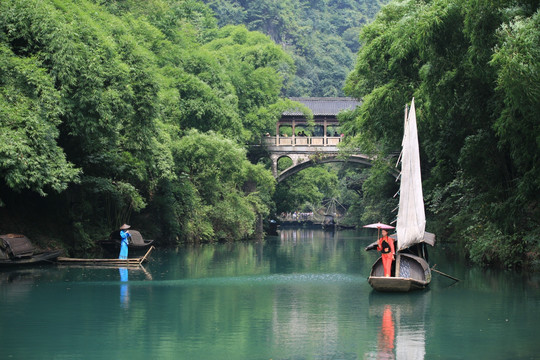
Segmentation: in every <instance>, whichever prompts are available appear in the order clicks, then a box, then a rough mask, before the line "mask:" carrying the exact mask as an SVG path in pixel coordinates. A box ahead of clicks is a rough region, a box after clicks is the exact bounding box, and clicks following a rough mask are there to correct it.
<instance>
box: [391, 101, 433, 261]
mask: <svg viewBox="0 0 540 360" xmlns="http://www.w3.org/2000/svg"><path fill="white" fill-rule="evenodd" d="M401 146H402V150H401V185H400V190H399V193H400V196H399V210H398V216H397V225H396V230H397V242H398V248H397V250H403V249H406V248H408V247H409V246H411V245H414V244H416V243H418V242H420V241H421V240H422V239H423V238H424V232H425V228H426V214H425V211H424V196H423V193H422V176H421V173H420V149H419V145H418V133H417V128H416V110H415V107H414V98H413V100H412V103H411V109H410V110H409V114H408V116H406V117H405V126H404V132H403V143H402V145H401Z"/></svg>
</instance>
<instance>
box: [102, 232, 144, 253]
mask: <svg viewBox="0 0 540 360" xmlns="http://www.w3.org/2000/svg"><path fill="white" fill-rule="evenodd" d="M129 233H130V234H131V238H130V241H129V245H128V249H129V255H141V254H144V253H145V252H146V251H148V249H149V248H150V246H151V245H152V243H153V242H154V240H145V239H144V238H143V237H142V235H141V233H140V232H139V231H137V230H129ZM120 240H121V238H120V230H116V231H113V232H112V233H111V234H110V235H109V239H107V240H103V241H100V242H99V245H101V247H102V248H103V249H105V250H106V251H108V252H110V253H111V254H118V252H119V251H120Z"/></svg>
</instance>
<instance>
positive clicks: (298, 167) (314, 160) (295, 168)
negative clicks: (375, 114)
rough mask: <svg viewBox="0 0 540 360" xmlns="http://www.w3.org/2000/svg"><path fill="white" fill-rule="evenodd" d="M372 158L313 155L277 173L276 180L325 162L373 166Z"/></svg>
mask: <svg viewBox="0 0 540 360" xmlns="http://www.w3.org/2000/svg"><path fill="white" fill-rule="evenodd" d="M372 160H373V159H371V158H370V157H368V156H366V155H349V156H347V157H344V156H338V155H329V156H322V157H320V158H319V157H311V158H308V159H305V160H304V161H301V162H298V163H296V164H294V163H293V165H292V166H290V167H289V168H287V169H285V170H283V171H282V172H281V173H279V174H275V177H276V180H277V182H278V183H280V182H281V181H283V180H285V179H287V178H288V177H289V176H291V175H294V174H296V173H298V172H299V171H302V170H304V169H307V168H310V167H313V166H316V165H319V164H325V163H332V162H348V163H354V164H359V165H363V166H371V165H372ZM391 175H392V176H394V177H397V173H391Z"/></svg>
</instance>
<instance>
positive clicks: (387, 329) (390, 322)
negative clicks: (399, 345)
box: [377, 305, 395, 359]
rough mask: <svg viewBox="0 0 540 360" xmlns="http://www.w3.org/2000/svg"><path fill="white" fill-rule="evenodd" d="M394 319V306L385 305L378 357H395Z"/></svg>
mask: <svg viewBox="0 0 540 360" xmlns="http://www.w3.org/2000/svg"><path fill="white" fill-rule="evenodd" d="M394 334H395V329H394V319H393V318H392V307H391V306H390V305H385V306H384V310H383V315H382V326H381V331H380V332H379V344H378V346H379V351H378V353H377V359H395V357H394Z"/></svg>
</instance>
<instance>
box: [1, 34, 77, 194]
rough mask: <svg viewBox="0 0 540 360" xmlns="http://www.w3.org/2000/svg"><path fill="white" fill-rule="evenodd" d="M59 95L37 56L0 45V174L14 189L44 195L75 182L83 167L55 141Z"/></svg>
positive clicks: (59, 110)
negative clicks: (70, 159)
mask: <svg viewBox="0 0 540 360" xmlns="http://www.w3.org/2000/svg"><path fill="white" fill-rule="evenodd" d="M60 112H61V109H60V94H59V92H58V91H56V90H55V88H54V83H53V81H52V79H51V77H50V76H48V74H47V73H46V72H45V71H44V70H43V69H42V68H41V67H40V63H39V61H37V60H36V59H33V58H28V59H23V58H19V57H17V56H16V55H15V54H14V53H13V52H12V51H11V50H10V49H8V48H7V47H6V46H5V45H4V44H0V173H2V181H3V182H5V184H6V185H7V186H9V187H10V188H12V189H14V190H17V191H21V190H25V189H28V190H32V191H35V192H37V193H39V194H41V195H43V196H45V195H46V194H47V192H48V191H50V190H52V191H55V192H61V191H63V190H65V189H66V188H67V186H68V184H69V183H70V182H73V181H77V179H78V176H79V173H80V170H78V169H76V168H75V166H74V165H73V164H72V163H70V162H68V161H67V160H66V156H65V154H64V153H63V151H62V149H61V148H60V147H59V146H58V144H57V138H58V134H59V132H58V129H57V126H58V125H59V124H60Z"/></svg>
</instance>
